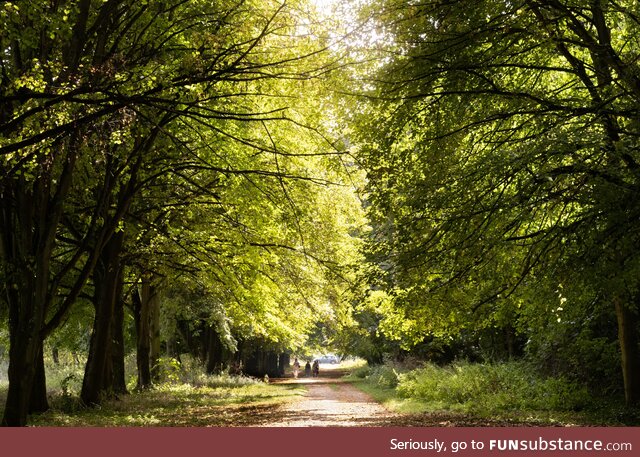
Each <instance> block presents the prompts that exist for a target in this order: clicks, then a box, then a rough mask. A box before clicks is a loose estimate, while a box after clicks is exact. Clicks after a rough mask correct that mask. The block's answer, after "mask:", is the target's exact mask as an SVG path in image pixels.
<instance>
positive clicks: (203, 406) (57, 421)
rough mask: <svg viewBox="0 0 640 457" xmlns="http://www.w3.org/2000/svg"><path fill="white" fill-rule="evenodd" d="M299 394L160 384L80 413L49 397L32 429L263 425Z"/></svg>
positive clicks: (273, 388) (268, 388) (283, 388)
mask: <svg viewBox="0 0 640 457" xmlns="http://www.w3.org/2000/svg"><path fill="white" fill-rule="evenodd" d="M303 392H304V389H303V388H300V387H296V386H292V385H274V384H265V383H250V384H237V385H228V386H224V387H223V386H218V387H210V386H192V385H189V384H163V385H160V386H158V387H156V388H154V389H152V390H149V391H145V392H135V393H132V394H129V395H124V396H122V397H121V398H120V399H119V400H109V401H106V402H105V403H104V404H103V405H101V406H100V407H99V408H81V407H79V405H78V404H77V402H75V401H74V399H68V398H66V399H65V397H60V396H58V397H55V398H54V399H53V401H52V402H51V409H50V410H49V411H47V412H46V413H43V414H39V415H33V416H32V417H31V418H30V424H31V425H35V426H108V427H113V426H129V427H141V426H188V427H210V426H244V425H257V424H260V423H262V422H263V421H265V420H268V417H269V415H270V414H271V411H272V410H273V408H274V407H275V406H276V405H278V404H280V403H285V402H288V401H291V400H293V399H294V398H296V397H298V396H300V395H302V393H303Z"/></svg>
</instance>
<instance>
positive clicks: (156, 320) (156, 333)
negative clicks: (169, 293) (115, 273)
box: [149, 285, 161, 382]
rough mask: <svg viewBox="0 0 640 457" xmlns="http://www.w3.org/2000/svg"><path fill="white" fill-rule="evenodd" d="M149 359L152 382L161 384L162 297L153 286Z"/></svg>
mask: <svg viewBox="0 0 640 457" xmlns="http://www.w3.org/2000/svg"><path fill="white" fill-rule="evenodd" d="M149 359H150V363H151V380H152V381H153V382H160V376H161V373H160V368H161V367H160V296H159V294H158V290H157V289H156V287H154V286H153V285H152V286H151V290H150V296H149Z"/></svg>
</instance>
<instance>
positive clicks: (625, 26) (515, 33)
mask: <svg viewBox="0 0 640 457" xmlns="http://www.w3.org/2000/svg"><path fill="white" fill-rule="evenodd" d="M636 10H637V5H635V3H633V2H622V3H618V2H608V1H597V2H591V3H589V5H581V4H579V2H547V1H542V2H537V1H522V2H501V1H494V0H486V1H480V2H465V1H461V2H440V1H430V0H424V1H418V2H411V3H406V2H399V1H398V2H397V1H394V0H383V1H377V2H371V3H370V5H369V6H368V7H366V8H364V9H363V10H362V14H363V15H365V16H366V17H367V19H368V20H369V21H370V22H373V23H377V24H380V28H381V29H382V30H384V32H383V33H382V35H379V40H378V42H377V44H378V46H379V48H382V49H384V50H386V51H387V53H388V54H387V56H388V57H387V58H386V59H385V60H384V61H383V62H382V63H381V64H380V66H379V67H378V68H374V69H369V72H368V74H366V73H365V75H364V76H363V77H364V78H365V79H366V78H367V77H368V79H369V81H370V82H371V83H370V84H369V85H368V86H366V88H365V89H366V91H363V90H361V89H360V92H361V93H362V98H360V100H359V101H360V102H361V103H360V104H359V105H355V104H354V105H349V106H348V107H346V109H345V111H346V112H347V113H349V114H350V115H351V116H352V117H353V118H354V120H355V124H354V127H353V130H352V131H353V136H352V141H353V143H354V144H355V148H356V156H357V157H358V160H359V161H360V163H361V164H362V165H363V167H364V168H365V169H366V170H367V178H368V183H367V213H368V216H369V219H370V221H371V226H372V230H371V232H370V234H369V239H368V243H367V246H366V250H365V252H366V255H367V259H368V261H369V268H367V269H366V275H367V278H368V281H369V283H370V284H371V285H372V287H371V291H370V292H368V294H369V297H370V298H369V300H373V299H374V298H375V296H376V295H379V294H385V296H386V297H387V298H386V299H385V300H384V301H381V302H379V303H380V304H379V305H378V306H376V311H377V313H378V315H377V316H376V321H377V324H378V328H377V329H376V331H377V332H378V333H380V334H381V335H382V336H384V337H386V338H388V339H391V340H396V341H403V343H404V344H405V346H406V347H410V346H412V345H415V344H417V343H420V342H422V341H424V340H425V339H431V338H434V339H442V340H445V341H446V340H447V339H452V338H454V339H455V338H458V337H460V336H461V335H469V334H472V335H473V334H476V335H480V334H482V333H483V332H485V331H487V330H497V331H504V332H505V334H509V335H511V336H510V337H509V338H510V341H507V342H506V345H509V346H510V348H509V353H510V354H516V353H518V352H521V349H522V348H518V347H516V346H515V344H514V342H515V341H516V340H518V341H524V342H527V341H529V342H530V344H529V345H528V348H527V349H528V350H529V353H530V354H532V355H533V356H534V357H535V356H536V355H540V356H541V357H540V358H541V359H542V358H546V357H551V358H555V359H556V360H557V363H555V364H554V365H555V366H556V367H560V366H562V367H564V369H565V370H566V372H567V374H568V375H569V376H571V377H572V378H573V379H576V378H581V379H585V378H587V377H588V376H589V372H591V371H593V372H599V373H601V374H605V375H606V376H607V378H606V382H607V383H608V388H609V389H612V390H615V389H616V386H618V385H619V383H618V382H617V380H616V379H615V378H613V377H612V376H616V374H615V373H616V368H615V366H616V365H617V364H619V363H620V358H619V355H618V354H619V353H620V352H625V354H624V355H623V357H622V360H625V361H628V363H626V365H625V368H624V372H625V379H626V380H627V385H626V386H625V388H626V395H627V399H628V400H629V401H631V402H634V401H637V399H638V391H639V389H640V377H639V376H640V365H639V364H640V355H639V354H638V351H637V347H638V337H637V335H638V322H637V318H636V317H634V316H637V290H638V280H637V277H638V276H637V271H638V265H639V262H640V257H639V256H638V252H639V251H638V249H637V246H638V240H639V238H638V236H637V227H636V224H635V222H634V221H635V219H636V218H637V214H638V211H639V207H638V205H637V201H638V200H637V193H638V189H639V187H638V183H639V181H638V176H639V175H638V174H637V169H638V162H639V161H640V158H639V156H638V151H639V150H640V149H639V148H638V144H637V133H638V132H637V127H638V125H639V124H638V122H637V112H632V111H633V110H632V111H629V109H628V108H629V107H631V106H636V105H637V103H638V96H639V95H640V94H639V93H638V91H637V87H638V86H637V59H636V57H635V56H637V53H638V49H637V46H636V45H635V44H631V42H630V41H629V40H628V37H629V36H631V35H634V34H636V33H637V27H638V22H637V20H636V17H637V16H636V13H637V12H636ZM352 90H353V91H354V92H356V91H358V90H359V89H358V88H356V87H353V89H352ZM374 301H375V300H374ZM614 305H615V306H614ZM614 308H615V309H614ZM614 312H615V320H614V319H611V317H613V316H614ZM616 320H617V322H616ZM595 322H599V323H600V324H603V325H605V326H606V328H605V329H597V324H595ZM581 326H583V327H581ZM618 326H621V327H620V328H622V326H628V328H631V329H633V330H630V331H628V332H626V333H624V335H622V336H624V337H625V338H628V339H629V341H628V343H625V344H621V345H620V347H619V351H617V352H615V351H612V350H611V347H612V343H613V342H615V341H616V330H617V327H618ZM571 328H574V329H580V328H585V330H584V332H582V333H580V335H579V338H578V339H577V340H572V339H571V337H569V336H568V335H570V334H571V333H572V331H571V330H570V329H571ZM574 336H575V333H574ZM473 339H474V338H471V339H470V341H473ZM547 344H551V345H556V344H557V346H555V347H557V348H558V349H559V354H558V355H557V356H554V355H553V354H552V352H551V351H550V350H547V349H545V346H546V345H547ZM537 350H540V353H538V354H536V353H535V352H536V351H537ZM564 351H566V352H564ZM627 351H630V353H629V354H628V355H627V354H626V352H627ZM578 354H580V355H579V356H578ZM604 354H606V356H605V355H604ZM580 357H582V358H583V360H582V362H583V363H582V364H581V363H579V358H580ZM564 361H571V363H568V364H566V363H563V362H564ZM602 361H604V363H605V366H606V368H604V369H603V368H602V367H600V366H599V363H600V362H602ZM600 370H602V371H600ZM618 373H619V372H618ZM632 379H633V380H632Z"/></svg>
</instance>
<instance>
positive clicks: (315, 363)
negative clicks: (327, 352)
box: [313, 360, 320, 378]
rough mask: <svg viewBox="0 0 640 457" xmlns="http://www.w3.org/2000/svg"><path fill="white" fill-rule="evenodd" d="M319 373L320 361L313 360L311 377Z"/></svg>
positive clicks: (315, 376)
mask: <svg viewBox="0 0 640 457" xmlns="http://www.w3.org/2000/svg"><path fill="white" fill-rule="evenodd" d="M318 374H320V363H319V362H318V361H317V360H314V361H313V377H314V378H317V377H318Z"/></svg>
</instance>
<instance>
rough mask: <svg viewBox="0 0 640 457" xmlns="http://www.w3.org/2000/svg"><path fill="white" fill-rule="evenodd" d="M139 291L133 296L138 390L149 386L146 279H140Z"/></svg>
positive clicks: (147, 282) (149, 286)
mask: <svg viewBox="0 0 640 457" xmlns="http://www.w3.org/2000/svg"><path fill="white" fill-rule="evenodd" d="M140 289H141V290H140V291H139V292H135V293H134V294H133V296H134V318H135V323H136V334H137V340H136V349H137V352H136V363H137V366H138V385H137V388H138V390H144V389H148V388H150V387H151V385H152V382H151V364H150V361H151V358H150V355H151V348H150V336H149V332H150V329H149V296H150V293H151V292H150V289H151V285H150V284H149V280H148V279H143V280H142V285H141V287H140Z"/></svg>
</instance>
